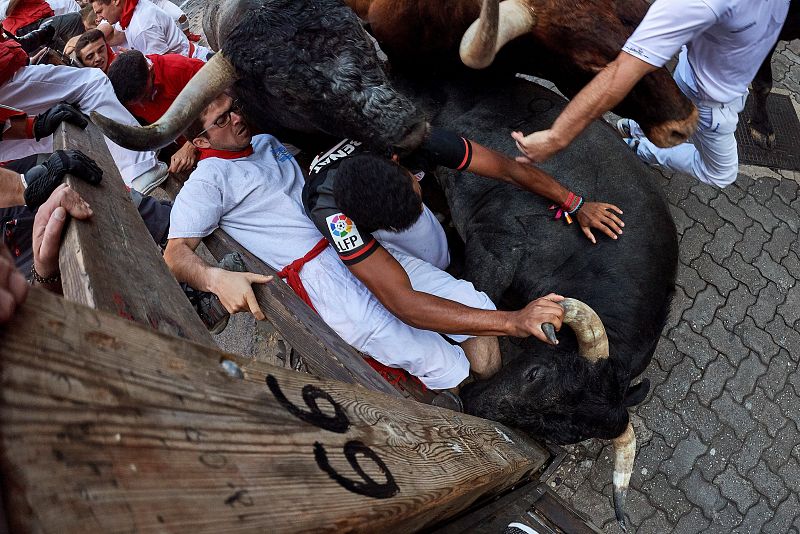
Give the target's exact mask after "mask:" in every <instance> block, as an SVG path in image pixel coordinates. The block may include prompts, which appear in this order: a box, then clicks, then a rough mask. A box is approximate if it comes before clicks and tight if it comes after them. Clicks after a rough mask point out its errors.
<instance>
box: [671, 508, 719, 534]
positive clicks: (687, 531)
mask: <svg viewBox="0 0 800 534" xmlns="http://www.w3.org/2000/svg"><path fill="white" fill-rule="evenodd" d="M710 524H711V521H709V520H708V519H707V518H706V517H705V516H704V515H703V512H702V511H701V510H700V508H692V510H691V511H690V512H689V513H688V514H686V515H685V516H683V517H681V520H680V521H678V524H677V525H675V530H674V532H681V533H684V534H700V533H702V532H705V531H706V529H707V528H708V527H709V525H710Z"/></svg>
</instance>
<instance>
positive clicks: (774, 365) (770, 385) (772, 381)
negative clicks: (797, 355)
mask: <svg viewBox="0 0 800 534" xmlns="http://www.w3.org/2000/svg"><path fill="white" fill-rule="evenodd" d="M793 369H797V363H795V362H793V361H792V359H791V358H790V357H789V353H788V352H786V349H780V350H779V351H778V354H777V355H776V356H774V357H773V358H772V359H771V360H770V361H769V363H768V365H767V372H766V373H765V374H764V375H763V376H761V377H760V378H759V379H758V381H757V382H756V383H757V384H758V387H760V388H761V389H763V390H764V393H765V394H766V395H767V397H768V398H769V399H770V400H775V396H776V395H777V394H778V393H780V392H781V391H782V390H783V388H784V386H785V385H786V379H787V377H788V375H789V374H790V373H791V372H792V370H793ZM796 390H797V387H795V391H796Z"/></svg>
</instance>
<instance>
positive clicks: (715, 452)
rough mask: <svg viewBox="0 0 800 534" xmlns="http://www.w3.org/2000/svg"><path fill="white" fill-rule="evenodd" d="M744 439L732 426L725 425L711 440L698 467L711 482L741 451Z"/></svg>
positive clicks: (705, 478) (702, 474)
mask: <svg viewBox="0 0 800 534" xmlns="http://www.w3.org/2000/svg"><path fill="white" fill-rule="evenodd" d="M741 451H742V441H741V440H739V438H737V437H736V433H735V432H734V431H733V429H732V428H731V427H730V426H727V425H723V427H722V430H721V431H720V432H719V433H718V434H717V435H716V436H714V438H713V439H712V440H711V444H710V446H709V449H708V452H707V453H706V454H704V455H703V456H701V457H700V458H699V459H698V460H697V464H696V469H697V470H698V471H700V474H701V476H702V477H703V479H704V480H706V482H708V483H709V484H710V483H711V482H710V481H712V480H714V478H716V477H717V475H719V474H720V473H722V472H723V471H725V469H727V467H728V465H729V464H730V463H731V462H732V461H733V460H734V459H735V458H736V457H737V456H738V455H739V454H740V453H741Z"/></svg>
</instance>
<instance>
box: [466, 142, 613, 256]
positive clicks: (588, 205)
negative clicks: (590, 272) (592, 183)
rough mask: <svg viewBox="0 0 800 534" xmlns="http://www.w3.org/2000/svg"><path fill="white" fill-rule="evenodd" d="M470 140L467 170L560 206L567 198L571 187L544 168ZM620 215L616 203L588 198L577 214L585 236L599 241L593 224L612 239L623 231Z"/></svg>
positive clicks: (593, 240)
mask: <svg viewBox="0 0 800 534" xmlns="http://www.w3.org/2000/svg"><path fill="white" fill-rule="evenodd" d="M470 144H471V145H472V159H471V161H470V164H469V166H467V168H466V170H468V171H470V172H473V173H475V174H479V175H481V176H485V177H487V178H492V179H495V180H500V181H503V182H507V183H510V184H514V185H516V186H518V187H520V188H522V189H526V190H528V191H530V192H532V193H535V194H537V195H540V196H542V197H544V198H546V199H548V200H552V201H553V202H554V203H555V204H556V205H557V206H561V205H562V204H564V203H565V202H567V199H568V196H569V194H570V191H569V190H568V189H567V188H566V187H564V186H563V185H561V184H560V183H559V182H558V181H557V180H556V179H555V178H553V177H552V176H550V175H549V174H547V173H546V172H544V171H543V170H541V169H538V168H536V167H534V166H532V165H525V164H522V163H520V162H518V161H514V160H513V159H511V158H509V157H508V156H506V155H505V154H501V153H500V152H497V151H495V150H492V149H490V148H486V147H485V146H482V145H480V144H478V143H476V142H475V141H470ZM614 212H616V214H615V213H614ZM617 215H622V210H621V209H619V208H618V207H617V206H615V205H613V204H607V203H605V202H585V203H584V204H583V205H582V206H581V207H580V209H579V210H578V212H577V213H576V215H575V217H576V219H577V221H578V224H580V226H581V230H583V233H584V234H585V235H586V237H587V238H588V239H589V240H590V241H591V242H592V243H596V240H595V237H594V234H592V228H596V229H598V230H600V231H601V232H603V233H604V234H606V235H607V236H608V237H610V238H611V239H617V235H618V234H622V227H623V226H625V223H623V222H622V220H621V219H620V218H619V217H618V216H617Z"/></svg>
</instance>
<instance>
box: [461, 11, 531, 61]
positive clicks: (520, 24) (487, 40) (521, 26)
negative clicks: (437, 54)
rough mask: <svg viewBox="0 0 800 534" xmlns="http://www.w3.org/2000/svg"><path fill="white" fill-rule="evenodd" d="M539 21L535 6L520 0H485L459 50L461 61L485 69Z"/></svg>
mask: <svg viewBox="0 0 800 534" xmlns="http://www.w3.org/2000/svg"><path fill="white" fill-rule="evenodd" d="M535 25H536V14H535V12H534V11H533V8H532V7H531V6H528V5H525V3H523V2H520V1H517V0H503V1H502V2H499V4H498V2H497V0H483V5H482V6H481V14H480V17H479V18H478V20H476V21H475V22H473V23H472V24H471V25H470V27H469V28H467V31H466V32H464V37H462V38H461V46H460V48H459V50H458V53H459V55H460V56H461V61H462V62H463V63H464V65H466V66H467V67H470V68H473V69H485V68H486V67H488V66H489V65H491V64H492V62H493V61H494V57H495V55H497V52H499V51H500V49H501V48H503V47H504V46H505V45H506V43H508V42H509V41H511V40H512V39H515V38H517V37H519V36H520V35H522V34H524V33H526V32H528V31H530V30H531V28H533V27H534V26H535Z"/></svg>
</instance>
